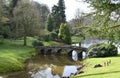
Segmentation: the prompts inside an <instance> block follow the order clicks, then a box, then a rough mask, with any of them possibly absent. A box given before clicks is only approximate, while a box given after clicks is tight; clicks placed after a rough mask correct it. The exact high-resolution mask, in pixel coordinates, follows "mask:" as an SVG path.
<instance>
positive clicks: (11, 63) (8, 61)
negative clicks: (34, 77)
mask: <svg viewBox="0 0 120 78" xmlns="http://www.w3.org/2000/svg"><path fill="white" fill-rule="evenodd" d="M29 42H31V41H30V40H29ZM22 44H23V41H22V40H5V41H4V44H0V73H5V72H10V71H16V70H21V69H23V68H24V64H23V62H25V60H26V59H28V58H30V57H31V55H33V54H35V51H34V48H32V47H31V46H30V44H31V43H28V44H29V46H26V47H25V46H23V45H22Z"/></svg>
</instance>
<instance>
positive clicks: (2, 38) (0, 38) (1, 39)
mask: <svg viewBox="0 0 120 78" xmlns="http://www.w3.org/2000/svg"><path fill="white" fill-rule="evenodd" d="M3 41H4V37H3V36H2V35H0V44H2V43H3Z"/></svg>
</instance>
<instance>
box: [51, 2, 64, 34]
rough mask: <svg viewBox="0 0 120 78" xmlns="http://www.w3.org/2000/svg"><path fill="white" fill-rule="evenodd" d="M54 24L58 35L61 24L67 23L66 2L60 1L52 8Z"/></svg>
mask: <svg viewBox="0 0 120 78" xmlns="http://www.w3.org/2000/svg"><path fill="white" fill-rule="evenodd" d="M51 15H52V17H53V22H54V30H55V31H56V32H57V34H58V30H59V27H60V25H61V23H66V15H65V2H64V0H59V1H58V4H57V5H54V6H53V7H52V13H51Z"/></svg>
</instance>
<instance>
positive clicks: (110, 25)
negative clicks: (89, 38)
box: [84, 0, 120, 42]
mask: <svg viewBox="0 0 120 78" xmlns="http://www.w3.org/2000/svg"><path fill="white" fill-rule="evenodd" d="M84 1H85V2H87V3H89V4H90V6H91V7H93V8H94V11H93V12H92V13H90V15H91V16H92V17H93V22H92V27H93V29H92V27H91V28H90V31H89V30H88V32H89V33H90V32H92V34H93V35H94V36H96V37H98V38H104V39H107V40H109V41H110V42H119V40H120V37H119V36H120V34H118V32H120V30H119V29H120V5H119V4H120V1H114V0H84ZM103 17H104V18H103ZM117 29H118V30H117ZM94 30H95V31H94ZM95 32H96V33H95ZM97 33H98V34H97ZM90 35H91V33H90ZM118 37H119V38H118Z"/></svg>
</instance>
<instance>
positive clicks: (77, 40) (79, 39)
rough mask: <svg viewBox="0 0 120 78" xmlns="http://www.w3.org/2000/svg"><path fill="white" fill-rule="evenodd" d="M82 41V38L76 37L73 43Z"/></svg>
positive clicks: (73, 38)
mask: <svg viewBox="0 0 120 78" xmlns="http://www.w3.org/2000/svg"><path fill="white" fill-rule="evenodd" d="M82 40H83V38H82V37H76V36H73V37H72V43H78V42H82Z"/></svg>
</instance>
